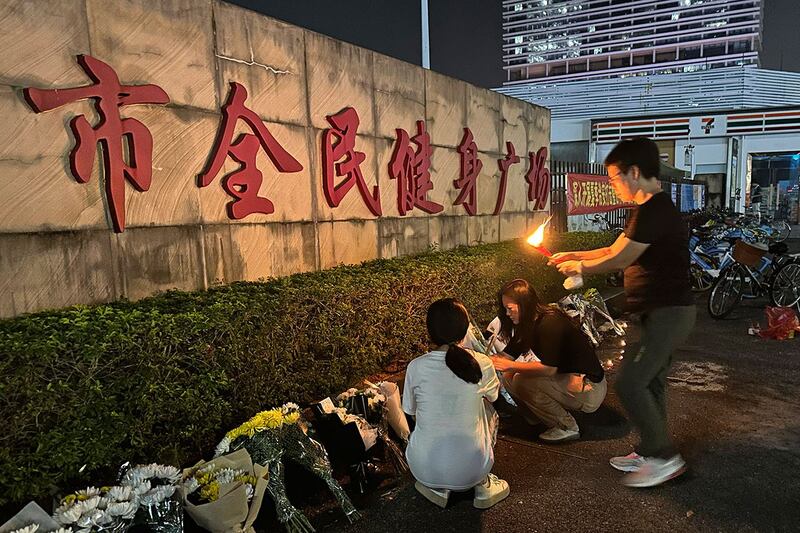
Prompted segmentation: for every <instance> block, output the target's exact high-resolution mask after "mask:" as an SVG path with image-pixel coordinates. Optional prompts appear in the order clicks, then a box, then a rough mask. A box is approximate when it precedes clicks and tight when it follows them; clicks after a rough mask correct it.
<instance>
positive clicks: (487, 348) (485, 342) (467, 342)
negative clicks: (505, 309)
mask: <svg viewBox="0 0 800 533" xmlns="http://www.w3.org/2000/svg"><path fill="white" fill-rule="evenodd" d="M487 331H489V332H490V333H491V336H490V337H489V338H488V339H486V338H484V336H483V334H482V333H481V330H480V329H478V327H477V326H476V325H475V324H474V323H473V322H472V320H470V323H469V327H468V328H467V334H466V336H465V337H464V340H463V341H462V344H463V345H464V348H467V349H469V350H472V351H473V352H479V353H482V354H484V355H492V354H496V353H500V352H502V351H503V349H504V348H505V344H503V343H502V341H501V340H500V339H499V338H498V334H499V332H500V319H499V318H496V317H495V319H494V320H492V322H491V323H490V324H489V326H488V327H487ZM497 377H498V378H500V395H501V396H502V397H503V399H504V400H505V401H506V403H508V404H509V405H511V406H513V407H516V406H517V402H515V401H514V398H512V397H511V394H510V393H509V392H508V391H507V390H506V388H505V386H504V385H503V379H502V377H503V373H502V372H497Z"/></svg>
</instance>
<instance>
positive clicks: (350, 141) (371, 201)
mask: <svg viewBox="0 0 800 533" xmlns="http://www.w3.org/2000/svg"><path fill="white" fill-rule="evenodd" d="M326 118H327V120H328V123H329V124H330V125H331V126H333V128H328V129H326V130H325V131H324V132H323V134H322V190H323V192H324V193H325V199H326V200H327V201H328V205H329V206H331V207H338V205H339V203H340V202H341V201H342V199H343V198H344V197H345V195H346V194H347V193H348V192H349V191H350V189H352V188H353V185H358V192H359V193H360V194H361V198H363V199H364V203H365V204H367V208H368V209H369V211H370V213H372V214H373V215H375V216H376V217H377V216H380V215H381V193H380V190H379V189H378V186H377V185H375V186H374V187H373V188H372V192H371V193H370V191H369V190H368V188H367V182H366V181H364V174H362V172H361V163H363V162H364V159H366V156H365V155H364V152H359V151H357V150H356V149H355V147H356V134H357V133H358V124H359V118H358V113H356V110H355V109H353V108H352V107H346V108H344V109H343V110H341V111H340V112H339V113H337V114H335V115H328V116H327V117H326ZM338 161H340V162H338ZM337 176H338V177H344V178H345V179H344V180H343V181H342V182H341V183H339V184H338V185H337V184H336V183H335V181H334V179H335V178H336V177H337Z"/></svg>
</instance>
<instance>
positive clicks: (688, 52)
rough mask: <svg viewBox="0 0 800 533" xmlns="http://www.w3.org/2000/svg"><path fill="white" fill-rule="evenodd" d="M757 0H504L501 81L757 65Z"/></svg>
mask: <svg viewBox="0 0 800 533" xmlns="http://www.w3.org/2000/svg"><path fill="white" fill-rule="evenodd" d="M761 2H762V0H588V1H586V0H531V1H527V2H523V1H520V0H504V1H503V61H504V68H505V70H506V72H507V83H506V86H514V85H518V84H525V83H528V82H529V81H531V80H536V81H550V82H556V81H558V82H561V81H566V80H579V79H593V78H604V77H605V78H608V77H612V76H613V77H627V76H641V75H647V74H656V73H665V74H671V73H676V72H693V71H697V70H706V69H711V68H719V67H732V66H743V65H758V62H759V60H758V50H759V49H760V43H761V21H762V3H761Z"/></svg>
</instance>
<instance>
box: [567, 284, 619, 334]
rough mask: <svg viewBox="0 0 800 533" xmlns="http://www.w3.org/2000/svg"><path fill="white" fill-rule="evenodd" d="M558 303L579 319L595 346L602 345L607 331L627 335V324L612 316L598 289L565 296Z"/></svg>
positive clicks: (570, 314)
mask: <svg viewBox="0 0 800 533" xmlns="http://www.w3.org/2000/svg"><path fill="white" fill-rule="evenodd" d="M558 305H559V307H560V308H561V309H562V310H563V311H564V312H565V313H567V315H569V316H570V318H573V319H575V320H577V322H578V325H579V327H580V328H581V331H583V332H584V333H585V334H586V336H587V337H589V340H591V341H592V344H594V345H595V346H599V345H600V342H601V341H602V340H603V336H604V334H605V333H607V332H611V333H612V334H614V335H618V336H620V337H623V336H625V326H626V325H627V324H625V323H624V322H622V321H619V320H615V319H614V318H613V317H612V316H611V314H610V313H609V312H608V307H606V303H605V301H603V298H602V297H601V296H600V293H599V292H597V289H589V290H588V291H586V292H585V293H584V294H577V293H575V294H570V295H569V296H565V297H564V298H562V299H561V300H560V301H559V302H558Z"/></svg>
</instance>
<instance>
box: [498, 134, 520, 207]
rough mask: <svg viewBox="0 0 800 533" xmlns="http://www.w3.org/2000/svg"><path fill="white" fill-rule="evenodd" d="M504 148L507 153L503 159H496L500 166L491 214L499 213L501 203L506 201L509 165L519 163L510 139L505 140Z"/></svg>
mask: <svg viewBox="0 0 800 533" xmlns="http://www.w3.org/2000/svg"><path fill="white" fill-rule="evenodd" d="M506 150H507V151H508V153H507V154H506V157H505V158H504V159H498V160H497V166H498V167H499V168H500V190H499V191H498V193H497V205H495V206H494V213H492V214H493V215H499V214H500V211H502V209H503V204H504V203H505V201H506V183H507V181H508V169H509V167H511V165H513V164H515V163H519V156H518V155H517V152H516V151H514V145H513V144H512V143H511V141H506Z"/></svg>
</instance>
